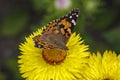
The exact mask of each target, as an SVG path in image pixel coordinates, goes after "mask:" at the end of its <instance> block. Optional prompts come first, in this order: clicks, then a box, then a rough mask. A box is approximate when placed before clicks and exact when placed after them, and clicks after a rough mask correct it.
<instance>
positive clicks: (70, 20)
mask: <svg viewBox="0 0 120 80" xmlns="http://www.w3.org/2000/svg"><path fill="white" fill-rule="evenodd" d="M77 17H78V9H73V10H72V11H71V12H69V13H68V14H67V15H65V16H63V17H61V18H60V19H59V20H54V21H52V22H50V23H49V24H48V25H47V26H46V28H45V29H44V30H43V32H42V35H38V36H35V37H34V38H33V40H34V42H35V46H36V47H39V48H50V49H51V48H60V49H64V50H67V47H66V43H67V41H68V39H69V37H70V35H71V33H72V31H73V28H74V26H75V25H76V20H77Z"/></svg>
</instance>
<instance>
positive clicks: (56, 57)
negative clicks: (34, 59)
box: [42, 48, 67, 64]
mask: <svg viewBox="0 0 120 80" xmlns="http://www.w3.org/2000/svg"><path fill="white" fill-rule="evenodd" d="M66 55H67V52H66V51H65V50H61V49H57V48H56V49H43V51H42V56H43V58H44V59H45V61H46V62H48V63H50V64H57V63H60V62H62V61H63V60H64V59H65V58H66Z"/></svg>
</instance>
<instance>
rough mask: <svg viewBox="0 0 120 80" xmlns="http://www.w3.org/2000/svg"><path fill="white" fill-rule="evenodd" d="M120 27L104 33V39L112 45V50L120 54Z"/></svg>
mask: <svg viewBox="0 0 120 80" xmlns="http://www.w3.org/2000/svg"><path fill="white" fill-rule="evenodd" d="M119 34H120V27H118V28H116V29H113V30H110V31H108V32H105V33H104V37H105V38H106V40H107V41H108V42H109V43H110V44H111V48H112V49H113V50H115V51H117V52H120V36H119Z"/></svg>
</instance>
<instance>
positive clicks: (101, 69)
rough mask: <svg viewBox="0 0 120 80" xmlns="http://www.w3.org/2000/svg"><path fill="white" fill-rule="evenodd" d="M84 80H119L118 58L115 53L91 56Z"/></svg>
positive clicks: (106, 52) (119, 58)
mask: <svg viewBox="0 0 120 80" xmlns="http://www.w3.org/2000/svg"><path fill="white" fill-rule="evenodd" d="M84 79H85V80H120V57H118V56H117V54H116V53H115V52H112V51H105V52H104V54H103V56H102V55H101V53H100V52H97V54H91V55H90V58H89V62H88V67H87V69H86V71H85V73H84Z"/></svg>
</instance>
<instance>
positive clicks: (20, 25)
mask: <svg viewBox="0 0 120 80" xmlns="http://www.w3.org/2000/svg"><path fill="white" fill-rule="evenodd" d="M28 20H29V16H28V14H27V13H25V12H20V11H17V12H14V13H13V14H10V15H9V16H7V17H6V18H5V19H4V21H3V24H2V28H1V31H2V34H3V35H4V36H15V35H17V34H19V33H20V32H21V31H22V30H23V29H24V28H25V27H26V25H27V22H28Z"/></svg>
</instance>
